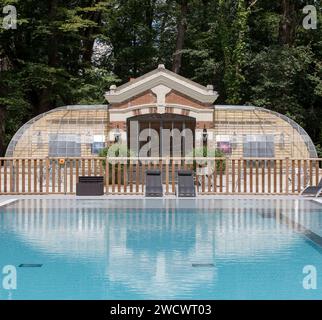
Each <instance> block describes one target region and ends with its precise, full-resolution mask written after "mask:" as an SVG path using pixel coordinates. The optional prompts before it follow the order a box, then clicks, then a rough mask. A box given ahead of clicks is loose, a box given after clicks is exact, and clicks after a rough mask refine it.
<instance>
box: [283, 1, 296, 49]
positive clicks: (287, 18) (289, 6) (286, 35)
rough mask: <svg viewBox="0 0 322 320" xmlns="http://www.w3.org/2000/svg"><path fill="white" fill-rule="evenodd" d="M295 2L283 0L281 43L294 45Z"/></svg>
mask: <svg viewBox="0 0 322 320" xmlns="http://www.w3.org/2000/svg"><path fill="white" fill-rule="evenodd" d="M295 23H296V18H295V4H294V1H293V0H282V17H281V21H280V27H279V42H280V44H281V45H292V44H293V42H294V37H295Z"/></svg>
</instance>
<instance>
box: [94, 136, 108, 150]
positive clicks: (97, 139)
mask: <svg viewBox="0 0 322 320" xmlns="http://www.w3.org/2000/svg"><path fill="white" fill-rule="evenodd" d="M104 148H105V136H102V135H94V136H93V143H92V154H99V153H100V151H101V150H102V149H104Z"/></svg>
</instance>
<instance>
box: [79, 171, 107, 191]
mask: <svg viewBox="0 0 322 320" xmlns="http://www.w3.org/2000/svg"><path fill="white" fill-rule="evenodd" d="M76 195H77V196H102V195H104V177H102V176H98V177H87V176H84V177H79V178H78V183H77V184H76Z"/></svg>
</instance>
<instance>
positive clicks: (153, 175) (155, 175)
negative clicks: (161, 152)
mask: <svg viewBox="0 0 322 320" xmlns="http://www.w3.org/2000/svg"><path fill="white" fill-rule="evenodd" d="M145 196H146V197H162V196H163V187H162V181H161V171H160V170H147V171H146V172H145Z"/></svg>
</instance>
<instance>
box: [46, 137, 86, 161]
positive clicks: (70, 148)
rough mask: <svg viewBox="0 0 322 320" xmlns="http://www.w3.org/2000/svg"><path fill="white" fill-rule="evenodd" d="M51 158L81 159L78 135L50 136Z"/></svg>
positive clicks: (49, 153)
mask: <svg viewBox="0 0 322 320" xmlns="http://www.w3.org/2000/svg"><path fill="white" fill-rule="evenodd" d="M48 156H49V157H80V156H81V143H80V135H78V134H50V135H49V151H48Z"/></svg>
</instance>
